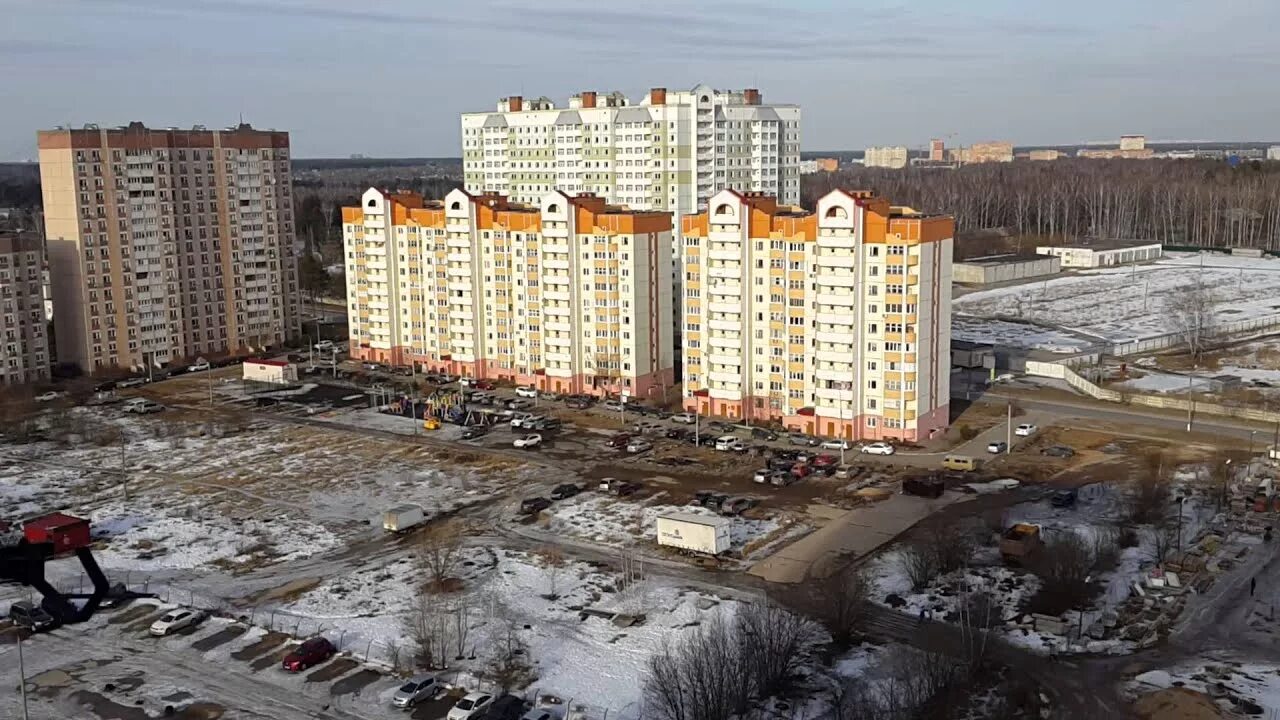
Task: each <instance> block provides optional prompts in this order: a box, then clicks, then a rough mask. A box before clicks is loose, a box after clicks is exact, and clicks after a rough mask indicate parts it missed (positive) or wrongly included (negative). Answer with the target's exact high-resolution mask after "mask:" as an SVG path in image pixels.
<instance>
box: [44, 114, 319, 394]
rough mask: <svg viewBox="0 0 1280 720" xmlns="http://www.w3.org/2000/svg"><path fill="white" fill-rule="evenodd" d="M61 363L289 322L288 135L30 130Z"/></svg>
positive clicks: (274, 339) (136, 357)
mask: <svg viewBox="0 0 1280 720" xmlns="http://www.w3.org/2000/svg"><path fill="white" fill-rule="evenodd" d="M39 150H40V182H41V186H42V190H43V194H44V214H45V237H46V238H47V241H48V252H49V269H50V284H51V286H52V290H53V308H54V311H53V314H54V334H55V338H56V341H57V353H58V360H59V361H60V362H75V363H77V364H78V365H79V366H80V368H81V369H82V370H84V371H85V372H89V373H92V372H95V371H99V370H103V369H107V368H112V367H131V368H140V367H144V366H145V365H147V364H148V363H151V364H154V365H156V366H163V365H165V364H166V363H171V362H182V361H185V360H187V359H191V358H195V357H198V356H214V355H219V354H223V353H236V352H246V353H247V352H256V351H259V350H261V349H263V348H266V347H270V346H276V345H280V344H281V343H283V342H285V341H286V340H288V339H290V338H291V337H295V336H296V335H297V334H298V333H299V332H300V328H299V321H300V316H299V312H298V271H297V258H296V257H295V250H294V229H293V193H292V185H291V181H290V160H289V134H288V133H285V132H277V131H263V130H255V129H253V128H252V127H250V126H248V125H244V124H242V125H240V126H238V127H233V128H228V129H226V130H212V131H211V130H206V129H204V128H203V127H201V126H196V127H195V128H193V129H191V130H178V129H175V128H170V129H167V130H153V129H149V128H147V127H145V126H144V125H142V123H137V122H135V123H130V124H129V125H128V126H127V127H118V128H110V129H107V128H103V129H99V128H97V127H96V126H87V127H85V128H84V129H81V130H66V129H59V130H47V131H41V132H40V134H39Z"/></svg>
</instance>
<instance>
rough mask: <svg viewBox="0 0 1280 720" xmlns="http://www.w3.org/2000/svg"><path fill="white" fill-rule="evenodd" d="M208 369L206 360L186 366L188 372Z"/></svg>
mask: <svg viewBox="0 0 1280 720" xmlns="http://www.w3.org/2000/svg"><path fill="white" fill-rule="evenodd" d="M208 369H209V363H207V362H198V363H196V364H195V365H188V366H187V372H189V373H195V372H204V371H205V370H208Z"/></svg>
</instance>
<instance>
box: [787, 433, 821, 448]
mask: <svg viewBox="0 0 1280 720" xmlns="http://www.w3.org/2000/svg"><path fill="white" fill-rule="evenodd" d="M787 442H789V443H791V444H792V445H801V446H804V447H815V446H817V445H818V444H819V443H820V441H819V440H818V438H816V437H813V436H812V435H805V434H804V433H791V434H790V435H788V436H787Z"/></svg>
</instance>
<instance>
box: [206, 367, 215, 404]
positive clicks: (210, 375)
mask: <svg viewBox="0 0 1280 720" xmlns="http://www.w3.org/2000/svg"><path fill="white" fill-rule="evenodd" d="M204 376H205V378H207V379H208V381H209V407H213V367H212V366H210V367H209V369H207V370H205V371H204Z"/></svg>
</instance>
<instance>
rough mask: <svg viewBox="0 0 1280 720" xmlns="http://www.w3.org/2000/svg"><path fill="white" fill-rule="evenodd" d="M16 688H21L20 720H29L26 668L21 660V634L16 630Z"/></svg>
mask: <svg viewBox="0 0 1280 720" xmlns="http://www.w3.org/2000/svg"><path fill="white" fill-rule="evenodd" d="M18 630H19V632H18V633H17V635H18V686H19V687H21V688H22V720H31V715H29V714H28V713H27V666H26V663H25V662H23V660H22V632H21V628H19V629H18Z"/></svg>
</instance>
